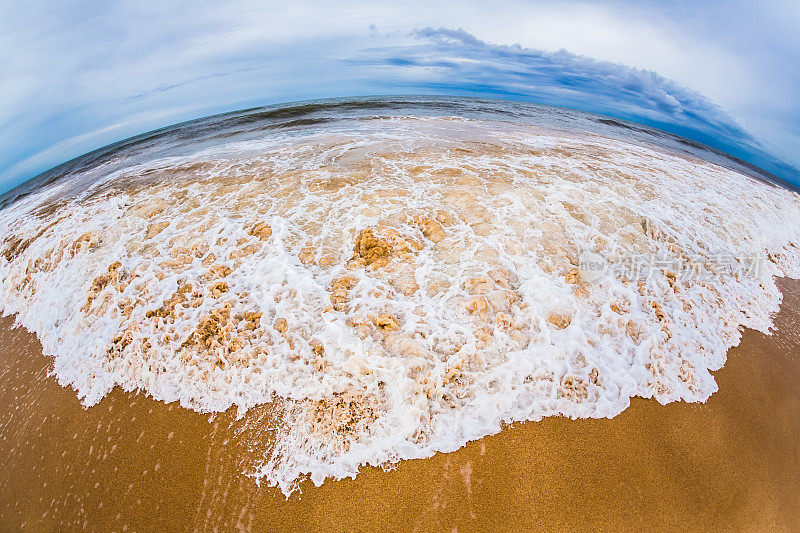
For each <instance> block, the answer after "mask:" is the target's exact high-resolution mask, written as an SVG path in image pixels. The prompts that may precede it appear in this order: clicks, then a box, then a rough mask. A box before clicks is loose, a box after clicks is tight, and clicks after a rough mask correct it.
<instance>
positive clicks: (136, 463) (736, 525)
mask: <svg viewBox="0 0 800 533" xmlns="http://www.w3.org/2000/svg"><path fill="white" fill-rule="evenodd" d="M780 286H781V289H782V290H783V292H784V295H785V299H784V303H783V305H782V308H781V312H780V314H779V315H778V316H777V317H776V321H775V323H776V328H775V332H774V334H773V335H772V336H765V335H763V334H761V333H757V332H753V331H749V330H748V331H746V332H745V335H744V337H743V340H742V343H741V344H740V346H739V347H737V348H734V349H733V350H731V352H730V353H729V359H728V363H727V364H726V366H725V368H723V369H722V370H720V371H718V372H717V373H715V377H716V379H717V382H718V383H719V387H720V390H719V392H717V393H716V394H714V395H713V396H712V397H711V398H710V400H709V401H708V402H707V403H706V404H687V403H673V404H669V405H666V406H662V405H660V404H658V403H657V402H655V401H654V400H642V399H634V400H633V404H632V405H631V407H630V408H629V409H627V410H625V411H624V412H623V413H622V414H620V415H619V416H617V417H616V418H614V419H600V420H586V419H582V420H574V421H573V420H569V419H566V418H547V419H545V420H543V421H542V422H530V423H524V424H518V425H516V426H515V427H511V428H506V429H505V430H504V431H502V432H501V433H499V434H497V435H494V436H490V437H485V438H483V439H480V440H478V441H474V442H471V443H469V444H468V445H467V446H465V447H464V448H462V449H460V450H458V451H457V452H454V453H449V454H438V455H436V456H434V457H432V458H430V459H424V460H414V461H404V462H402V463H400V464H399V465H398V466H397V467H396V469H394V470H392V471H388V472H384V471H383V470H381V469H380V468H363V469H362V471H361V473H360V474H359V475H358V477H357V478H356V479H355V480H350V479H346V480H344V481H330V480H329V481H327V482H325V483H324V484H323V485H322V486H321V487H315V486H313V485H312V484H311V483H309V482H306V483H304V484H303V485H302V493H301V494H298V493H295V494H293V495H292V497H291V498H290V499H289V500H288V501H287V500H286V499H285V497H284V496H283V494H281V492H280V491H279V490H278V489H276V488H268V487H260V488H259V487H257V486H256V485H255V483H254V482H253V480H252V479H250V478H248V477H246V476H243V475H241V473H242V471H243V470H245V469H246V468H247V466H248V465H249V464H250V461H251V460H252V459H253V455H254V454H257V453H258V439H259V438H261V439H264V438H268V433H265V432H264V431H262V430H259V431H257V432H256V433H258V435H255V436H254V428H262V427H263V426H264V425H266V424H267V421H268V420H269V409H270V407H269V406H266V407H264V408H262V409H256V410H252V411H250V412H249V413H248V415H247V417H245V419H244V420H243V421H239V422H236V421H235V416H234V413H232V412H231V413H226V414H223V415H219V416H217V417H216V418H215V419H213V420H211V421H209V417H208V416H206V415H200V414H198V413H195V412H193V411H189V410H186V409H183V408H180V407H178V406H177V405H176V404H173V405H165V404H163V403H161V402H157V401H153V400H152V399H150V398H147V397H145V396H144V395H142V394H134V393H124V392H122V391H120V390H119V389H115V390H114V391H113V392H112V393H111V394H109V395H108V396H107V397H105V398H104V399H103V400H102V401H101V402H100V403H99V404H98V405H96V406H94V407H92V408H90V409H84V408H83V407H81V406H80V404H79V402H78V400H77V398H76V396H75V393H74V391H72V390H70V389H64V388H61V387H60V386H59V385H58V384H57V383H56V381H55V378H54V377H52V376H48V369H49V368H50V367H51V360H50V359H49V358H47V357H45V356H43V355H42V353H41V347H40V345H39V343H38V341H37V340H36V338H35V337H34V336H33V335H31V334H29V333H27V332H25V331H22V330H19V329H12V328H11V325H12V320H11V319H10V318H6V319H3V320H2V321H0V358H2V371H0V529H17V528H20V527H21V526H25V529H33V530H57V529H60V530H66V529H78V528H88V529H94V530H116V531H125V530H156V529H158V530H165V529H169V530H190V529H197V530H213V529H223V530H231V529H243V530H247V529H254V530H263V529H270V530H286V531H289V530H317V529H319V528H326V529H334V530H354V529H355V530H367V529H373V528H388V529H394V530H399V529H403V530H407V529H412V530H418V531H441V530H453V529H458V530H461V531H469V530H487V529H492V530H498V529H499V530H519V529H520V528H536V529H558V528H564V527H568V528H577V527H581V526H589V527H599V528H601V529H620V528H622V529H642V528H646V529H657V530H673V529H691V530H701V529H711V528H717V527H722V528H726V529H730V528H733V529H741V528H747V529H764V528H768V527H769V528H778V529H783V530H791V529H797V528H798V527H800V476H799V475H798V474H800V448H799V447H798V442H800V417H798V416H797V413H798V412H800V386H798V385H800V338H799V337H798V333H797V332H798V327H797V326H798V324H799V323H800V282H794V281H786V280H782V281H781V283H780ZM261 422H263V424H262V423H261Z"/></svg>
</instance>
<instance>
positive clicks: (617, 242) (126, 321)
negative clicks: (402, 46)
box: [0, 118, 800, 494]
mask: <svg viewBox="0 0 800 533" xmlns="http://www.w3.org/2000/svg"><path fill="white" fill-rule="evenodd" d="M348 128H349V129H348ZM74 179H80V176H76V177H75V178H74ZM56 192H57V191H55V190H50V191H48V190H45V191H40V192H38V193H35V194H32V195H30V197H27V198H25V199H23V200H22V201H20V202H17V203H16V204H13V205H12V206H10V207H9V208H7V209H4V210H3V211H0V226H1V227H4V228H7V229H6V231H5V232H4V234H6V235H10V237H9V238H8V239H7V240H6V242H5V244H4V245H3V248H2V249H0V251H1V252H3V254H5V255H3V256H0V294H1V295H2V300H1V301H2V304H1V305H2V310H3V313H4V314H10V313H17V321H18V323H20V324H21V325H23V326H25V327H26V328H28V329H29V330H31V331H34V332H35V333H36V334H37V335H38V337H39V339H40V340H41V342H42V345H43V347H44V351H45V353H47V354H49V355H52V356H53V357H54V372H55V375H56V377H57V378H58V380H59V383H61V384H62V385H64V386H68V385H69V386H72V387H74V388H75V390H76V391H77V393H78V395H79V396H80V398H81V399H82V401H83V402H84V403H85V404H86V405H88V406H90V405H94V404H96V403H97V402H98V401H100V399H102V397H103V396H104V395H105V394H107V393H108V392H109V391H110V390H111V389H112V388H113V387H115V386H121V387H123V388H124V389H126V390H133V389H141V390H143V391H145V392H147V393H148V394H150V395H152V396H153V397H154V398H156V399H159V400H163V401H166V402H171V401H176V400H177V401H180V403H181V405H183V406H185V407H188V408H191V409H195V410H197V411H201V412H217V411H223V410H226V409H227V408H229V407H231V406H237V407H238V408H239V409H240V411H241V412H244V411H246V410H247V409H249V408H251V407H253V406H255V405H259V404H262V403H265V402H269V401H271V400H273V399H275V398H276V397H277V398H279V399H281V400H282V401H283V402H284V405H285V407H286V425H285V429H284V430H283V431H282V432H281V433H280V435H279V437H278V440H277V442H276V443H275V448H274V450H273V452H272V454H271V455H270V456H268V457H265V459H264V462H263V464H262V465H261V466H260V468H259V469H258V471H257V472H255V474H254V475H256V476H257V477H258V478H260V479H264V480H265V481H266V482H268V483H270V484H273V485H277V486H279V487H280V488H281V489H282V490H283V491H284V492H286V493H287V494H288V493H289V492H291V490H293V489H294V488H295V487H296V483H297V482H298V480H299V479H301V478H302V477H303V476H305V475H308V476H310V477H311V479H312V480H313V481H314V483H317V484H319V483H322V482H323V481H324V480H325V479H326V478H328V477H335V478H341V477H344V476H354V475H355V474H356V473H357V471H358V468H359V467H360V466H361V465H365V464H373V465H380V464H386V463H387V462H394V461H397V460H401V459H408V458H419V457H427V456H430V455H432V454H433V453H435V452H439V451H444V452H446V451H452V450H455V449H457V448H459V447H461V446H463V445H464V444H465V443H466V442H467V441H469V440H471V439H476V438H479V437H482V436H484V435H487V434H491V433H494V432H497V431H498V430H499V429H500V428H501V426H502V424H504V423H508V422H512V421H520V420H538V419H541V418H542V417H545V416H555V415H563V416H569V417H573V418H585V417H612V416H615V415H617V414H619V413H620V412H621V411H622V410H624V409H625V408H626V407H627V406H628V405H629V401H630V398H631V397H633V396H641V397H645V398H649V397H654V398H656V399H657V400H658V401H660V402H662V403H667V402H671V401H676V400H685V401H690V402H702V401H705V400H706V399H707V398H708V397H709V395H711V394H712V393H713V392H714V391H715V390H716V389H717V386H716V383H715V381H714V378H713V376H712V375H711V373H710V371H713V370H716V369H719V368H721V367H722V365H723V364H724V362H725V357H726V352H727V350H728V348H730V347H731V346H734V345H735V344H737V343H738V342H739V339H740V332H741V329H742V328H743V327H750V328H754V329H757V330H759V331H764V332H767V331H768V330H769V328H770V327H771V315H772V314H773V313H774V312H776V311H777V309H778V306H779V304H780V300H781V295H780V292H779V291H778V289H777V287H776V285H775V283H774V279H773V278H774V277H775V276H791V277H795V278H797V277H800V251H798V247H797V245H798V242H800V200H799V199H798V196H797V195H796V194H795V193H793V192H790V191H788V190H784V189H780V188H776V187H773V186H770V185H767V184H765V183H761V182H758V181H755V180H753V179H751V178H748V177H745V176H743V175H740V174H737V173H735V172H733V171H730V170H726V169H723V168H720V167H717V166H714V165H712V164H710V163H706V162H702V161H699V160H695V159H692V158H688V157H686V156H681V155H676V154H668V153H665V152H663V151H660V150H658V149H655V148H646V147H641V146H635V145H632V144H626V143H623V142H620V141H613V140H609V139H605V138H602V137H598V136H590V135H586V136H578V135H574V134H565V133H559V132H554V131H547V130H542V129H539V128H532V127H525V126H517V125H511V124H508V123H500V122H491V121H469V120H463V119H451V118H433V119H391V120H381V121H369V122H368V123H365V124H360V125H358V126H355V125H350V126H348V127H339V128H338V129H336V130H331V131H327V132H325V133H314V134H306V135H298V134H294V135H291V136H288V135H287V136H283V137H277V136H275V137H271V138H270V139H268V140H266V141H259V142H254V141H253V142H248V143H240V144H229V145H225V146H222V147H218V148H216V149H214V150H206V151H204V152H202V153H198V154H194V155H192V156H186V157H181V158H170V159H161V160H159V161H153V162H150V163H147V164H143V165H139V166H137V167H131V168H127V169H125V170H123V171H119V172H116V173H115V174H113V175H108V176H104V177H103V179H102V180H101V181H99V182H97V183H94V184H92V185H91V186H90V187H88V188H87V192H86V194H84V195H82V197H81V198H79V199H73V200H69V201H67V202H66V203H65V204H64V205H56V206H55V207H54V208H53V209H51V210H42V209H41V208H42V206H43V205H48V204H51V203H52V202H54V196H56V194H55V193H56ZM37 212H38V214H37ZM365 229H371V230H372V234H370V233H369V232H368V233H367V234H363V233H362V231H363V230H365ZM370 236H374V237H375V243H374V244H377V247H372V248H370V247H369V246H368V243H367V244H365V243H366V241H367V240H368V238H369V237H370ZM365 237H366V240H359V239H365ZM21 243H22V244H21ZM357 243H361V244H362V245H363V246H362V247H361V248H359V250H360V251H361V254H359V253H355V255H354V251H353V250H354V246H356V244H357ZM582 250H591V251H592V252H593V253H595V254H598V255H599V256H601V257H603V258H605V259H606V260H608V261H609V262H610V263H612V264H617V265H618V264H621V261H623V260H624V259H625V258H626V257H630V256H632V255H636V254H639V255H641V254H658V256H659V257H660V258H662V259H663V258H666V259H670V260H672V261H673V262H675V261H679V260H683V259H686V258H692V259H693V260H694V262H695V263H697V264H699V265H700V266H699V267H698V268H699V269H700V273H701V274H707V273H708V269H710V268H712V266H713V265H712V263H713V262H714V257H715V256H716V255H718V254H726V256H730V257H751V256H760V257H763V258H765V260H764V262H763V264H762V265H761V268H760V270H759V271H758V272H754V273H753V274H752V275H750V276H746V275H745V276H733V275H712V276H708V277H706V278H705V279H697V278H693V279H682V278H681V276H680V272H674V273H675V274H678V275H677V276H676V277H674V278H672V277H670V276H668V275H667V274H669V273H670V271H669V269H666V270H663V271H656V272H654V273H653V274H652V275H651V276H650V277H649V278H648V279H647V280H646V281H642V282H641V283H638V282H637V281H627V280H625V279H622V278H620V277H615V276H614V275H607V276H604V277H600V279H598V280H597V281H596V282H594V283H587V282H584V281H582V280H581V275H580V271H579V270H578V268H577V267H578V256H579V254H580V252H581V251H582ZM381 252H386V254H383V255H382V253H381ZM370 254H374V255H375V256H374V257H372V256H371V255H370ZM373 259H374V262H373Z"/></svg>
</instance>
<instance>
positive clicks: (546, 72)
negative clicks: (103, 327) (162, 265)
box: [0, 0, 800, 193]
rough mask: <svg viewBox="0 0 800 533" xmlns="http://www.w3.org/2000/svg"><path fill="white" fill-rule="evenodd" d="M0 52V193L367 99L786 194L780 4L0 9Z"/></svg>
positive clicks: (790, 87)
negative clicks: (747, 170)
mask: <svg viewBox="0 0 800 533" xmlns="http://www.w3.org/2000/svg"><path fill="white" fill-rule="evenodd" d="M288 4H291V5H288ZM0 52H1V53H0V193H2V192H4V191H6V190H9V189H10V188H12V187H14V186H16V185H18V184H20V183H22V182H24V181H26V180H27V179H30V178H32V177H34V176H36V175H37V174H39V173H40V172H43V171H45V170H47V169H48V168H51V167H53V166H56V165H58V164H60V163H63V162H65V161H67V160H69V159H72V158H74V157H77V156H79V155H82V154H84V153H86V152H89V151H91V150H94V149H97V148H100V147H102V146H105V145H107V144H110V143H112V142H116V141H119V140H122V139H125V138H128V137H131V136H134V135H137V134H139V133H143V132H146V131H149V130H152V129H156V128H159V127H163V126H167V125H170V124H175V123H177V122H181V121H185V120H190V119H193V118H199V117H203V116H208V115H211V114H216V113H221V112H226V111H234V110H237V109H242V108H247V107H255V106H262V105H269V104H274V103H281V102H290V101H298V100H305V99H312V98H328V97H341V96H356V95H377V94H387V95H388V94H451V95H466V96H489V97H498V98H511V99H516V100H526V101H531V102H536V103H544V104H550V105H559V106H565V107H570V108H574V109H579V110H584V111H590V112H596V113H601V114H605V115H611V116H615V117H619V118H623V119H628V120H633V121H635V122H640V123H644V124H648V125H651V126H655V127H658V128H661V129H664V130H667V131H671V132H674V133H678V134H680V135H683V136H685V137H689V138H691V139H694V140H697V141H699V142H703V143H705V144H709V145H711V146H714V147H716V148H720V149H722V150H724V151H727V152H729V153H731V154H733V155H736V156H738V157H741V158H743V159H745V160H747V161H750V162H752V163H755V164H757V165H759V166H761V167H763V168H765V169H766V170H769V171H770V172H773V173H775V174H777V175H778V176H779V177H782V178H784V179H787V180H789V181H793V182H795V183H796V184H800V171H798V168H800V150H798V148H800V2H797V1H796V0H791V1H775V2H770V1H764V2H752V1H738V0H729V1H724V2H721V1H714V0H709V1H705V2H697V1H694V2H689V1H684V0H674V1H655V0H639V1H637V2H628V1H623V0H611V1H606V2H573V1H571V2H566V1H541V2H536V1H530V0H527V1H523V0H498V1H495V2H491V3H489V2H474V1H470V0H459V1H451V0H443V1H438V2H431V1H406V2H404V1H393V2H385V1H378V0H372V1H347V2H343V1H335V0H334V1H314V2H302V1H300V2H293V3H285V2H264V1H258V2H255V1H249V0H233V1H228V2H218V1H214V2H205V1H195V2H191V3H184V2H178V1H175V2H165V1H163V0H139V1H136V2H133V1H116V0H103V1H86V0H71V1H69V2H66V1H62V0H46V1H40V0H30V1H27V2H12V1H11V0H0Z"/></svg>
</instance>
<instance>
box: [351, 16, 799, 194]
mask: <svg viewBox="0 0 800 533" xmlns="http://www.w3.org/2000/svg"><path fill="white" fill-rule="evenodd" d="M412 35H413V37H415V38H416V40H417V41H418V42H416V43H414V44H410V45H407V46H402V47H398V46H387V47H383V48H370V49H368V50H364V51H362V52H361V54H360V57H358V58H355V59H352V60H349V61H350V62H353V63H356V64H358V65H360V66H362V67H364V66H368V65H383V66H384V67H386V68H387V69H388V70H387V71H385V72H384V77H386V78H391V79H390V80H389V79H383V80H381V82H382V83H392V84H393V85H395V86H398V85H402V86H405V87H407V88H408V90H409V92H420V91H421V92H426V90H427V91H435V92H442V93H453V92H456V93H461V94H481V95H485V96H496V97H505V98H513V99H519V100H528V101H533V102H539V103H545V104H551V105H557V106H565V107H570V108H575V109H579V110H584V111H589V112H594V113H600V114H606V115H610V116H614V117H618V118H623V119H626V120H631V121H634V122H639V123H643V124H647V125H650V126H653V127H656V128H659V129H663V130H666V131H669V132H672V133H676V134H678V135H682V136H684V137H688V138H690V139H692V140H695V141H698V142H701V143H704V144H707V145H709V146H712V147H714V148H717V149H720V150H723V151H725V152H728V153H730V154H732V155H734V156H737V157H740V158H742V159H745V160H747V161H750V162H752V163H754V164H757V165H759V166H762V167H764V168H765V169H766V170H769V171H771V172H773V173H776V174H777V175H779V176H781V177H783V178H784V179H787V180H790V181H794V182H800V171H798V169H797V168H795V167H793V166H791V165H789V164H786V163H784V162H782V161H780V160H779V159H777V158H775V157H774V156H772V155H770V154H769V153H768V152H767V151H766V149H765V147H764V146H763V145H762V143H761V142H759V140H757V139H756V138H755V137H754V136H753V135H752V134H751V133H749V132H748V131H746V130H745V128H743V127H742V126H741V125H740V124H739V122H738V121H737V120H736V119H735V118H734V117H733V116H732V115H731V114H730V113H728V112H726V111H725V110H723V109H722V108H721V107H720V106H718V105H716V104H715V103H713V102H712V101H710V100H709V99H708V98H706V97H705V96H703V95H702V94H700V93H699V92H697V91H694V90H692V89H689V88H687V87H685V86H683V85H681V84H679V83H677V82H675V81H672V80H669V79H667V78H665V77H663V76H661V75H659V74H658V73H656V72H653V71H651V70H645V69H638V68H631V67H627V66H625V65H621V64H619V63H614V62H608V61H597V60H594V59H592V58H589V57H584V56H579V55H576V54H572V53H570V52H567V51H566V50H559V51H556V52H549V51H544V50H535V49H530V48H523V47H521V46H519V45H496V44H490V43H487V42H485V41H483V40H481V39H478V38H477V37H475V36H474V35H472V34H470V33H468V32H466V31H465V30H463V29H461V28H459V29H447V28H424V29H420V30H415V31H414V32H412Z"/></svg>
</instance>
